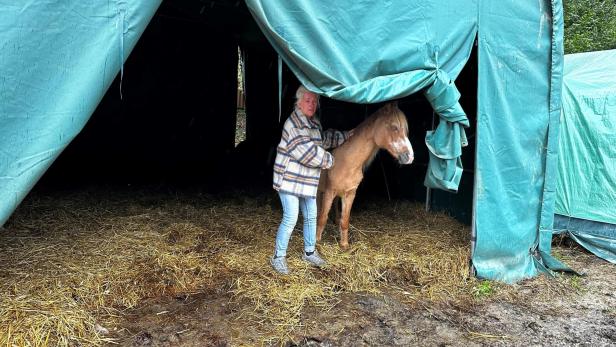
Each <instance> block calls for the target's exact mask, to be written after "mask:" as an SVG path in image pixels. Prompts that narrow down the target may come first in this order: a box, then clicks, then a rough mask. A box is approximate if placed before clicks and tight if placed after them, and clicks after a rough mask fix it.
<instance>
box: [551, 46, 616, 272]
mask: <svg viewBox="0 0 616 347" xmlns="http://www.w3.org/2000/svg"><path fill="white" fill-rule="evenodd" d="M562 100H563V107H562V111H563V112H562V116H561V131H560V139H559V147H558V151H559V161H558V179H557V186H556V187H557V195H556V206H555V212H556V213H557V218H556V220H557V225H556V226H555V229H556V232H568V233H569V235H571V237H573V238H574V239H575V240H576V241H577V242H579V243H580V244H582V245H583V246H584V247H586V248H587V249H589V250H590V251H592V252H593V253H595V254H597V255H598V256H600V257H602V258H604V259H607V260H609V261H611V262H616V50H610V51H600V52H590V53H579V54H570V55H567V56H565V69H564V79H563V96H562Z"/></svg>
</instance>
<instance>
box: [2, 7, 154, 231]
mask: <svg viewBox="0 0 616 347" xmlns="http://www.w3.org/2000/svg"><path fill="white" fill-rule="evenodd" d="M159 4H160V0H156V1H144V0H140V1H131V2H126V1H111V2H110V1H100V0H97V1H88V2H82V1H74V0H71V1H61V2H46V1H44V2H31V1H29V2H24V3H23V4H22V5H15V6H3V10H2V11H0V46H1V47H2V49H1V50H0V51H1V53H0V54H1V55H2V59H0V71H2V79H1V80H2V83H1V84H0V98H1V100H2V102H0V225H2V224H4V222H5V221H6V220H7V219H8V217H9V216H10V215H11V213H13V211H14V210H15V208H16V207H17V205H18V204H19V203H20V202H21V201H22V200H23V198H24V197H25V196H26V194H27V193H28V192H29V191H30V189H31V188H32V187H33V186H34V184H35V183H36V182H37V181H38V179H39V178H40V177H41V176H42V175H43V173H44V172H45V171H46V170H47V168H48V167H49V166H50V165H51V164H52V163H53V161H54V160H55V159H56V158H57V157H58V156H59V155H60V153H61V152H62V150H63V149H64V148H65V147H66V146H67V145H68V143H69V142H70V141H71V140H72V139H73V138H74V137H75V136H76V135H77V134H78V133H79V132H80V131H81V129H82V128H83V126H84V125H85V124H86V122H87V121H88V119H89V118H90V115H91V114H92V112H94V109H95V108H96V106H97V105H98V103H99V101H100V100H101V99H102V97H103V95H104V94H105V92H106V91H107V88H109V85H110V84H111V82H112V81H113V79H114V78H115V76H116V75H117V73H118V71H119V70H120V67H121V64H122V63H123V61H122V59H126V58H127V56H128V53H130V51H131V50H132V48H133V47H134V45H135V43H136V42H137V39H138V38H139V37H140V35H141V33H142V32H143V30H144V29H145V27H146V25H147V24H148V22H149V21H150V18H152V16H153V15H154V12H155V11H156V9H157V8H158V6H159ZM118 97H120V92H119V91H118Z"/></svg>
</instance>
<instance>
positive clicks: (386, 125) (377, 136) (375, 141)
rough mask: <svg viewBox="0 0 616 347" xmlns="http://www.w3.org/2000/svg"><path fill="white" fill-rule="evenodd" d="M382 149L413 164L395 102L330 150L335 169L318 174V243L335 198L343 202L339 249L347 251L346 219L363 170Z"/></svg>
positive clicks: (364, 122)
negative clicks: (338, 145)
mask: <svg viewBox="0 0 616 347" xmlns="http://www.w3.org/2000/svg"><path fill="white" fill-rule="evenodd" d="M381 148H382V149H385V150H387V151H388V152H389V154H391V155H392V156H393V157H394V158H397V159H398V162H399V163H400V164H410V163H412V162H413V158H414V154H413V147H411V142H410V141H409V139H408V124H407V122H406V117H405V115H404V113H402V111H401V110H400V109H399V108H398V105H397V103H388V104H387V105H385V106H383V107H381V108H380V109H379V110H377V111H376V112H375V113H374V114H372V115H371V116H370V117H368V118H367V119H366V120H364V121H363V122H362V123H361V124H360V125H359V126H358V127H357V128H355V130H354V131H353V136H351V138H349V139H348V140H347V141H346V142H345V143H343V144H342V145H341V146H340V147H338V148H336V149H334V150H333V152H332V154H333V155H334V166H333V167H332V168H331V169H329V170H323V171H322V172H321V180H320V181H319V195H320V196H321V201H320V204H319V205H320V209H319V216H318V221H317V241H321V236H322V234H323V229H325V224H326V223H327V216H328V215H329V210H330V209H331V206H332V202H333V200H334V198H336V197H340V200H341V201H342V216H341V218H340V223H339V228H340V248H342V249H343V250H346V249H348V248H349V218H350V215H351V206H352V205H353V199H354V198H355V193H356V191H357V187H358V186H359V184H360V183H361V181H362V179H363V178H364V175H363V171H364V169H365V168H366V167H367V166H368V165H369V164H370V162H371V161H372V160H373V159H374V157H375V155H376V153H377V152H378V151H379V149H381Z"/></svg>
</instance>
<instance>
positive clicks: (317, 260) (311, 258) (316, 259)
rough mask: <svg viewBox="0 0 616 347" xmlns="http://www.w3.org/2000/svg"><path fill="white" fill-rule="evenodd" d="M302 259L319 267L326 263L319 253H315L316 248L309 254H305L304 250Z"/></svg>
mask: <svg viewBox="0 0 616 347" xmlns="http://www.w3.org/2000/svg"><path fill="white" fill-rule="evenodd" d="M302 259H303V260H304V261H307V262H309V263H310V264H312V265H314V266H316V267H321V266H323V265H325V264H326V263H325V260H323V258H321V257H320V256H319V253H317V251H316V250H315V251H314V253H312V254H311V255H306V252H304V255H303V256H302Z"/></svg>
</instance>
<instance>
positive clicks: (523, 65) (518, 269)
mask: <svg viewBox="0 0 616 347" xmlns="http://www.w3.org/2000/svg"><path fill="white" fill-rule="evenodd" d="M159 3H160V2H159V1H147V2H146V1H133V2H127V1H102V0H93V1H88V2H87V4H86V3H82V2H77V1H70V0H69V1H63V2H61V3H53V2H32V1H28V2H26V3H23V4H19V5H15V4H13V3H11V4H8V3H5V4H2V5H0V6H2V8H3V11H2V12H0V23H1V24H0V25H1V26H2V30H0V47H2V50H1V51H0V55H1V58H2V59H0V71H2V73H3V75H2V78H1V79H0V81H2V82H1V83H0V98H1V99H2V102H1V103H0V223H4V221H6V219H7V218H8V216H9V215H10V214H11V213H12V211H13V210H14V208H15V207H16V206H17V204H19V202H20V201H21V200H22V199H23V197H24V196H25V195H26V194H27V192H28V191H29V190H30V188H31V187H32V186H33V185H34V184H35V182H36V181H37V180H38V178H39V177H40V176H41V175H42V174H43V172H44V171H45V170H46V168H47V167H49V165H50V164H51V162H52V161H53V160H54V159H55V158H56V157H57V156H58V154H59V153H60V152H61V151H62V149H63V148H64V147H66V145H67V144H68V143H69V142H70V140H71V139H72V138H74V136H75V135H76V134H77V133H78V132H79V131H80V129H81V128H82V127H83V125H84V124H85V122H86V121H87V119H88V117H89V116H90V114H91V113H92V111H93V110H94V108H95V107H96V104H97V103H98V101H99V100H100V99H101V98H102V96H103V94H104V93H105V91H106V89H107V88H108V86H109V85H110V83H111V80H112V79H113V78H114V77H115V75H116V74H117V72H118V70H119V68H120V63H121V59H125V58H126V56H127V55H128V52H129V51H130V50H131V48H132V47H133V46H134V44H135V42H136V40H137V39H138V37H139V35H140V34H141V32H142V31H143V29H144V28H145V26H146V25H147V22H148V20H149V18H150V17H151V16H152V14H153V13H154V11H155V10H156V8H157V6H158V5H159ZM246 3H247V5H248V7H249V9H250V10H251V12H252V14H253V16H254V18H255V19H256V21H257V23H258V25H259V26H260V27H261V29H262V31H263V32H264V34H265V36H266V37H267V38H268V39H269V41H270V42H271V44H272V46H273V47H274V48H275V49H276V50H277V52H278V53H279V54H280V56H281V57H282V59H284V61H285V63H286V64H287V65H288V66H289V67H290V68H291V70H292V71H293V72H294V73H295V74H296V75H297V77H298V78H299V79H300V81H301V82H302V83H303V84H305V85H306V86H307V87H308V88H310V89H312V90H313V91H316V92H318V93H320V94H322V95H325V96H328V97H332V98H335V99H339V100H346V101H350V102H357V103H372V102H378V101H385V100H389V99H394V98H399V97H403V96H406V95H409V94H411V93H414V92H419V91H421V92H423V93H424V94H425V95H426V97H427V99H428V100H429V101H430V102H431V104H432V106H433V107H434V109H435V110H436V111H437V112H438V114H439V116H440V122H439V125H438V127H437V129H436V130H435V131H434V132H429V133H428V134H427V135H426V140H425V141H426V146H428V148H429V150H430V152H431V160H430V165H429V168H428V171H427V174H426V179H425V183H426V184H427V185H428V186H431V187H437V188H441V189H445V190H448V191H455V190H456V189H457V186H458V183H459V180H460V175H461V174H462V163H461V161H460V147H461V146H463V145H464V144H465V142H466V139H465V133H464V128H465V127H467V126H476V127H477V132H476V133H477V139H476V141H477V142H476V144H477V158H476V168H475V172H476V182H475V199H474V206H473V208H474V214H475V219H474V222H475V223H474V230H475V232H474V237H475V238H476V244H475V246H474V248H473V259H472V260H473V264H474V266H475V268H476V270H477V274H478V275H479V276H481V277H486V278H493V279H499V280H503V281H507V282H512V281H516V280H519V279H522V278H526V277H530V276H533V275H535V274H536V273H537V271H538V270H539V269H543V268H544V267H545V266H548V267H549V266H551V264H553V263H552V262H551V261H550V260H551V258H550V256H549V251H550V243H549V241H550V240H551V235H552V222H553V216H554V210H553V206H554V194H555V187H554V185H555V183H554V182H555V179H554V177H555V175H556V171H555V169H556V154H557V151H556V139H557V136H558V116H559V114H560V104H561V103H560V85H561V68H562V3H561V1H560V0H552V1H547V0H539V1H537V0H525V1H519V0H517V1H513V0H508V1H498V2H497V1H484V0H460V1H450V2H443V1H435V0H387V1H357V0H354V1H350V0H340V1H329V0H327V1H325V0H302V1H300V0H284V1H283V0H278V1H272V0H246ZM475 40H477V45H478V48H477V49H478V60H479V67H478V68H479V69H478V70H479V76H478V81H479V90H478V101H477V103H478V111H477V112H478V114H477V124H473V125H471V124H468V120H467V118H466V115H465V114H464V112H463V110H462V109H461V107H460V105H459V104H458V98H459V92H458V90H457V89H456V87H455V85H454V84H453V82H452V80H455V78H456V77H457V75H458V74H459V73H460V70H461V69H462V67H463V66H464V64H465V63H466V61H467V59H468V57H469V55H470V52H471V49H472V47H473V43H474V42H475ZM118 93H119V91H118ZM409 116H410V118H411V119H410V120H411V126H412V124H413V115H412V114H410V115H409Z"/></svg>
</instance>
